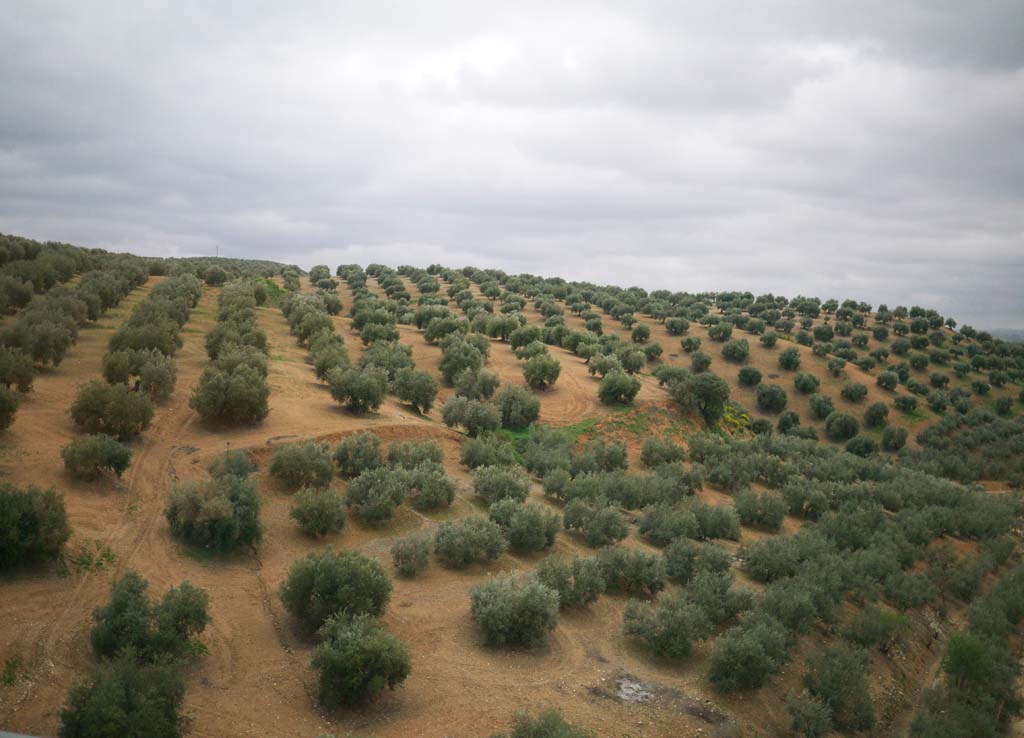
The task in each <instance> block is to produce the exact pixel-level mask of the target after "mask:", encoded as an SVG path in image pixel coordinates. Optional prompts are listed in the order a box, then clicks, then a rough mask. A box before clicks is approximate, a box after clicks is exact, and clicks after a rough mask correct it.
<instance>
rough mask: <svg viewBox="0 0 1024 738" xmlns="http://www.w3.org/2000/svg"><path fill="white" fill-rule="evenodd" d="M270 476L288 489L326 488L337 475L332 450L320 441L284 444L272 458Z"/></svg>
mask: <svg viewBox="0 0 1024 738" xmlns="http://www.w3.org/2000/svg"><path fill="white" fill-rule="evenodd" d="M270 476H272V477H274V479H276V480H277V481H279V482H280V483H281V484H283V485H284V486H285V487H287V488H288V489H298V488H299V487H326V486H327V485H328V484H330V483H331V479H333V478H334V464H333V463H332V462H331V452H330V449H329V448H328V446H327V444H326V443H318V442H317V441H306V442H304V443H294V444H290V445H288V446H281V447H280V448H279V449H277V450H276V451H274V455H273V456H272V457H271V459H270Z"/></svg>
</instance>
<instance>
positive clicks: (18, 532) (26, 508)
mask: <svg viewBox="0 0 1024 738" xmlns="http://www.w3.org/2000/svg"><path fill="white" fill-rule="evenodd" d="M70 537H71V528H70V527H69V526H68V516H67V511H66V510H65V509H64V498H63V497H62V496H61V495H58V494H57V493H56V492H54V491H53V490H52V489H50V490H42V489H39V488H38V487H26V488H24V489H21V488H18V487H14V486H12V485H10V484H2V485H0V571H8V570H10V569H13V568H15V567H17V566H21V565H23V564H30V563H34V562H36V561H42V560H45V559H53V558H56V557H57V556H59V555H60V553H61V551H62V550H63V549H64V544H65V543H66V542H67V540H68V538H70Z"/></svg>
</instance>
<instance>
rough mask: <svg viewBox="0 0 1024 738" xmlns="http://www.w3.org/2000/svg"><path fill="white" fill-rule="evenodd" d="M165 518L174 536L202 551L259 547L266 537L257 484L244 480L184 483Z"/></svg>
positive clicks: (170, 502) (230, 478) (236, 478)
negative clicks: (261, 523) (264, 535)
mask: <svg viewBox="0 0 1024 738" xmlns="http://www.w3.org/2000/svg"><path fill="white" fill-rule="evenodd" d="M164 516H165V517H166V518H167V523H168V525H170V527H171V533H173V534H174V535H175V536H176V537H178V538H180V539H181V540H183V541H185V542H186V543H188V544H191V545H193V546H198V547H200V548H210V549H213V550H215V551H230V550H232V549H234V548H237V547H239V546H255V545H256V544H257V543H259V541H260V539H261V538H262V536H263V528H262V526H261V525H260V499H259V496H258V495H257V494H256V485H255V483H254V482H253V481H252V480H249V479H245V478H242V477H234V476H226V477H222V478H220V479H213V480H209V481H206V482H185V483H184V484H180V485H178V486H176V487H175V488H174V489H173V490H172V491H171V496H170V499H169V500H168V502H167V508H166V510H165V511H164Z"/></svg>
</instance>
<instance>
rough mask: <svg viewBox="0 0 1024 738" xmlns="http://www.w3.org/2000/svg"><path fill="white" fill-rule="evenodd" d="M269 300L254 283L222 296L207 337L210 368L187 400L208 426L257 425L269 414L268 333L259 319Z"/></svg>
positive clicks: (235, 286)
mask: <svg viewBox="0 0 1024 738" xmlns="http://www.w3.org/2000/svg"><path fill="white" fill-rule="evenodd" d="M265 300H266V292H265V291H260V290H257V289H256V285H255V284H254V282H253V281H252V280H241V281H236V282H231V283H229V284H227V285H226V286H225V287H223V288H222V290H221V293H220V295H219V296H218V299H217V325H216V326H215V327H214V328H213V329H212V330H211V331H210V332H209V333H208V334H207V336H206V352H207V355H208V356H209V357H210V364H209V365H208V366H207V367H206V369H204V370H203V374H202V377H200V379H199V384H198V385H197V386H196V389H195V391H194V392H193V394H192V397H191V399H190V400H189V406H190V407H191V408H192V409H193V410H195V411H196V412H198V413H199V415H200V416H201V417H202V418H203V420H205V421H207V422H212V423H219V424H225V425H255V424H257V423H259V422H260V421H262V420H263V419H264V418H265V417H266V416H267V413H268V412H270V406H269V404H268V399H269V397H270V385H268V384H267V372H268V367H267V335H266V333H265V332H264V331H263V330H262V329H261V328H260V327H259V326H258V325H257V319H256V308H257V307H258V306H259V305H261V304H262V303H263V302H264V301H265Z"/></svg>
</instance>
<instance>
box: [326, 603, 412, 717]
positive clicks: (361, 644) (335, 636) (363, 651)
mask: <svg viewBox="0 0 1024 738" xmlns="http://www.w3.org/2000/svg"><path fill="white" fill-rule="evenodd" d="M320 638H321V643H320V645H318V646H317V647H316V649H315V650H314V651H313V659H312V662H311V663H312V664H313V668H315V669H316V670H317V671H319V673H320V688H319V699H320V703H321V704H323V705H324V706H326V707H336V706H338V705H360V704H364V703H366V702H369V701H370V700H372V699H374V698H375V697H377V695H379V694H380V693H381V692H382V691H384V688H385V687H387V688H388V689H394V688H395V687H397V686H398V685H399V684H401V683H402V682H404V681H405V679H406V677H408V676H409V672H410V670H411V659H410V657H409V651H408V649H407V648H406V647H405V644H404V643H402V641H401V640H399V639H398V638H397V637H396V636H394V635H392V634H391V633H389V632H388V631H387V630H386V629H385V628H384V626H382V625H380V624H379V623H376V622H374V621H373V620H371V619H370V618H368V617H366V616H365V615H363V616H357V617H351V616H350V615H348V614H346V613H338V614H336V615H334V616H332V617H331V618H329V619H328V620H327V621H326V622H325V623H324V624H323V627H322V628H320Z"/></svg>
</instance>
